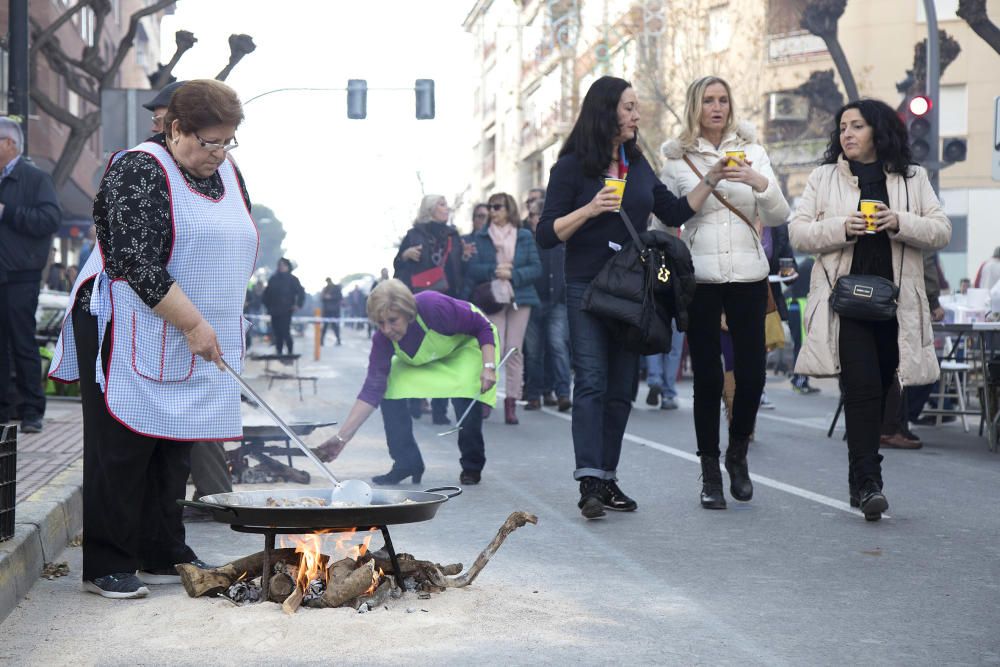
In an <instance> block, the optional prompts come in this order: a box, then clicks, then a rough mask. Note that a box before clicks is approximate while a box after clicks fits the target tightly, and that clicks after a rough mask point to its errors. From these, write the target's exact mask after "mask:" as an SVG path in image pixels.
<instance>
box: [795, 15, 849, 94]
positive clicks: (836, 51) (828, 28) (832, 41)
mask: <svg viewBox="0 0 1000 667" xmlns="http://www.w3.org/2000/svg"><path fill="white" fill-rule="evenodd" d="M845 7H847V0H812V1H811V2H810V3H809V4H807V5H806V8H805V11H804V12H803V13H802V27H803V28H804V29H806V30H808V31H809V32H811V33H812V34H814V35H816V36H817V37H819V38H820V39H822V40H823V42H824V43H825V44H826V49H827V51H829V52H830V57H831V58H833V64H834V65H835V66H836V67H837V73H838V74H840V81H841V82H842V83H843V84H844V92H846V93H847V98H848V99H851V100H856V99H858V97H859V96H858V84H857V83H855V82H854V74H853V73H852V72H851V66H850V64H849V63H848V62H847V56H846V55H844V49H843V47H842V46H841V45H840V38H839V37H837V23H838V22H839V21H840V17H841V16H843V15H844V8H845Z"/></svg>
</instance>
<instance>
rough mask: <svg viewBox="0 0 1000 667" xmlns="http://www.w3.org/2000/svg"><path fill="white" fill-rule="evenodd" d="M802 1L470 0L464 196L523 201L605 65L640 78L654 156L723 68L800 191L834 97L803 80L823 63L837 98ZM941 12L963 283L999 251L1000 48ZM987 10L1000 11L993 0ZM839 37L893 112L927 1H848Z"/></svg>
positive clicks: (945, 111)
mask: <svg viewBox="0 0 1000 667" xmlns="http://www.w3.org/2000/svg"><path fill="white" fill-rule="evenodd" d="M808 1H809V0H675V1H673V2H667V0H521V1H520V2H507V1H503V2H502V1H498V0H477V1H476V2H475V3H474V4H473V6H472V8H471V10H470V12H469V14H468V17H467V18H466V21H465V28H466V29H467V30H468V31H469V32H470V33H472V34H473V35H474V36H475V43H476V53H475V54H474V55H475V58H476V62H477V63H478V65H479V68H480V72H481V75H480V86H479V88H478V90H477V91H476V100H475V113H476V117H477V120H478V122H479V124H478V125H477V128H478V134H477V136H475V137H472V138H471V141H470V145H471V147H472V150H473V151H474V152H475V155H476V156H477V160H476V165H477V168H476V169H474V172H473V174H471V176H470V186H471V192H473V193H476V194H478V195H479V196H480V197H482V196H485V195H487V194H488V193H489V192H490V191H493V190H505V191H508V192H511V193H512V194H514V195H515V197H517V198H518V200H519V201H523V199H524V194H525V193H526V191H527V189H528V188H530V187H533V186H535V185H537V184H539V183H544V181H545V180H546V179H547V176H548V170H549V168H550V167H551V165H552V163H553V162H554V161H555V159H556V156H557V154H558V151H559V148H560V146H561V144H562V141H563V140H564V139H565V137H566V134H567V133H568V132H569V129H570V128H571V126H572V122H573V120H574V118H575V115H576V110H577V108H578V105H579V101H580V99H581V98H582V95H583V94H584V93H585V92H586V90H587V88H588V87H589V85H590V84H591V82H593V80H594V79H595V78H597V77H598V76H601V75H603V74H613V75H615V76H621V77H624V78H626V79H629V80H630V81H632V82H633V84H634V85H635V87H636V89H637V92H638V93H639V97H640V100H641V101H642V103H643V106H642V113H643V120H642V122H641V130H640V136H641V139H642V147H643V149H644V150H645V152H646V153H647V155H648V156H649V157H650V159H651V161H653V162H654V163H658V161H659V154H658V147H659V145H660V143H661V142H662V141H663V139H665V138H668V137H671V136H675V135H676V134H677V133H678V132H679V130H680V127H681V117H682V116H683V107H684V91H685V89H686V87H687V85H688V84H689V83H690V82H691V81H692V80H694V79H696V78H698V77H700V76H703V75H705V74H718V75H720V76H722V77H724V78H726V79H727V80H728V81H729V82H730V83H731V84H732V86H733V88H734V103H735V105H736V108H737V111H738V113H739V115H740V117H742V118H744V119H746V120H749V121H751V122H753V123H754V124H755V125H756V126H757V128H758V130H759V132H760V134H761V137H762V138H764V139H766V140H767V142H768V145H769V150H770V152H771V158H772V162H773V163H774V165H775V169H776V171H777V173H778V175H779V177H780V179H781V182H782V186H783V187H784V188H785V190H786V193H787V194H788V196H789V198H790V199H791V200H794V198H795V197H797V196H798V195H799V194H801V192H802V189H803V187H804V185H805V179H806V177H807V176H808V174H809V172H810V171H811V170H812V169H813V168H814V166H815V164H816V161H817V160H818V159H819V157H820V155H821V154H822V151H823V149H824V148H825V146H826V143H827V141H828V140H829V135H828V132H829V128H830V126H831V123H832V120H831V115H830V107H831V105H834V104H835V103H836V102H837V98H836V94H837V93H836V91H834V94H833V95H831V96H829V97H828V99H825V100H824V99H821V100H816V99H815V97H813V98H810V97H809V96H808V95H805V94H803V92H802V91H801V90H800V87H801V86H802V85H803V84H805V83H806V82H808V81H809V80H810V77H811V76H812V75H813V73H814V72H825V71H832V72H833V76H832V79H831V82H832V83H833V84H834V86H836V88H838V89H839V91H840V92H839V94H840V95H843V92H842V91H843V88H842V85H841V83H840V79H839V76H837V74H836V70H835V67H834V64H833V60H832V59H831V57H830V54H829V53H828V52H827V48H826V45H825V44H824V42H823V40H821V39H820V38H818V37H816V36H814V35H811V34H809V33H808V32H806V31H805V30H803V29H802V28H801V19H802V13H803V11H804V9H805V7H806V5H807V4H808ZM935 6H936V10H937V15H938V21H939V27H940V28H941V29H943V30H945V31H947V32H948V34H949V35H951V36H952V37H953V38H954V39H956V40H957V41H958V43H959V44H960V46H961V53H960V54H959V56H958V57H957V58H956V59H955V61H954V62H953V63H951V65H950V66H949V67H948V68H947V69H946V70H945V72H944V74H943V76H942V79H941V99H940V100H939V109H940V113H941V125H940V127H941V136H942V137H963V138H965V139H966V141H967V145H968V156H967V159H966V160H965V161H964V162H961V163H957V164H955V165H952V166H950V167H948V168H946V169H944V170H943V171H942V172H941V177H940V184H941V197H942V200H943V201H944V205H945V208H946V210H947V212H948V214H949V216H950V217H951V218H952V221H953V223H954V228H955V232H954V235H953V239H952V242H951V244H950V245H949V247H948V248H947V249H946V250H945V251H944V252H943V253H942V255H941V258H942V263H943V265H944V267H945V273H946V276H947V277H948V279H949V281H950V282H952V283H954V284H956V285H957V282H958V280H959V279H960V278H962V277H964V276H967V275H972V274H974V272H975V269H976V267H978V265H979V263H980V262H981V261H982V260H983V259H984V258H985V257H987V256H989V255H990V254H991V253H992V249H993V248H994V247H995V246H998V245H1000V225H996V224H994V219H993V218H994V216H995V214H994V213H993V212H994V211H996V210H1000V185H998V184H997V183H996V182H994V181H992V180H991V178H990V157H991V151H992V143H991V138H992V132H993V103H994V97H995V96H997V95H1000V85H998V84H997V83H996V81H997V79H996V76H995V71H996V68H997V66H998V65H1000V55H998V54H997V53H996V52H995V51H993V50H992V49H991V48H990V47H989V46H988V45H987V44H986V43H985V42H984V41H983V40H982V39H981V38H979V37H978V36H977V35H976V34H975V33H973V31H972V30H971V29H970V28H969V27H968V26H967V25H966V24H965V23H964V22H963V21H961V20H960V19H958V18H957V16H956V14H955V10H956V9H957V6H958V0H936V4H935ZM987 8H988V11H989V13H990V15H991V16H993V17H994V18H995V20H1000V0H989V2H988V6H987ZM838 32H839V37H840V41H841V44H842V46H843V49H844V52H845V53H846V56H847V59H848V61H849V63H850V65H851V68H852V71H853V74H854V77H855V79H856V81H857V84H858V88H859V91H860V94H861V95H864V96H871V97H877V98H879V99H882V100H884V101H886V102H887V103H889V104H890V105H892V106H896V105H898V104H899V103H900V102H901V101H902V95H901V94H900V93H899V92H897V90H896V84H897V83H898V82H900V81H901V80H902V79H903V78H904V77H905V76H906V71H907V70H908V69H910V68H911V67H912V64H913V48H914V45H915V44H917V43H918V42H919V41H920V40H922V39H924V38H925V37H926V34H927V25H926V18H925V16H924V11H923V0H878V1H877V2H872V1H864V0H850V1H849V2H848V3H847V9H846V11H845V13H844V15H843V16H842V18H841V20H840V22H839V31H838ZM888 45H891V46H892V48H887V46H888Z"/></svg>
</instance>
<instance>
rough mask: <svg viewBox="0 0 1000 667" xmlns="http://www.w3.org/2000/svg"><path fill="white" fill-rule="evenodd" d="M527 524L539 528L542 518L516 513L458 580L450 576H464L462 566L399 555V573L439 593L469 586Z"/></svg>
mask: <svg viewBox="0 0 1000 667" xmlns="http://www.w3.org/2000/svg"><path fill="white" fill-rule="evenodd" d="M526 523H530V524H537V523H538V517H537V516H535V515H534V514H528V513H527V512H514V513H512V514H511V515H510V516H509V517H507V520H506V521H504V522H503V525H502V526H500V530H498V531H497V534H496V536H495V537H494V538H493V539H492V540H491V541H490V543H489V544H488V545H486V548H485V549H483V551H482V553H480V554H479V557H478V558H476V561H475V562H474V563H473V564H472V567H470V568H469V569H468V570H467V571H466V572H465V573H464V574H462V575H460V576H457V577H456V576H448V575H455V574H458V573H459V572H461V570H462V566H461V564H458V565H450V566H445V567H442V566H440V565H438V564H436V563H432V562H430V561H425V560H424V561H420V560H417V559H415V558H413V556H410V554H399V569H400V570H401V571H402V574H403V576H404V577H408V576H413V577H415V578H416V579H417V583H418V584H422V585H424V587H425V588H426V587H428V586H427V584H429V585H430V587H435V588H436V589H437V590H443V589H445V588H462V587H464V586H468V585H469V584H471V583H472V582H473V581H475V579H476V577H478V576H479V573H480V572H481V571H482V569H483V568H484V567H486V564H487V563H489V562H490V558H492V557H493V554H495V553H496V552H497V549H499V548H500V545H501V544H503V542H504V540H506V539H507V536H508V535H510V534H511V533H513V532H514V531H515V530H517V529H518V528H520V527H521V526H523V525H524V524H526ZM381 554H382V552H376V554H375V561H376V563H377V564H378V565H379V567H381V568H382V570H383V571H384V572H391V571H392V565H391V564H390V563H389V558H388V556H386V557H385V559H384V562H385V563H386V564H387V565H383V563H382V562H380V558H379V556H380V555H381ZM456 567H457V568H458V569H457V570H456V569H455V568H456Z"/></svg>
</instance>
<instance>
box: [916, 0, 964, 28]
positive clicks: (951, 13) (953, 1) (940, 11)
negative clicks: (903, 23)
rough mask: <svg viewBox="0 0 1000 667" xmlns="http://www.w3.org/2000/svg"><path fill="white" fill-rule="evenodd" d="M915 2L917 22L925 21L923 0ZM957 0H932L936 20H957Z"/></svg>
mask: <svg viewBox="0 0 1000 667" xmlns="http://www.w3.org/2000/svg"><path fill="white" fill-rule="evenodd" d="M915 1H916V3H917V23H927V12H926V11H924V0H915ZM957 11H958V0H934V13H935V14H937V20H938V21H957V20H959V18H958V14H956V13H955V12H957Z"/></svg>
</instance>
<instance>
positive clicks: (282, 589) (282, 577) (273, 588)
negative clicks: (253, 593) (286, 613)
mask: <svg viewBox="0 0 1000 667" xmlns="http://www.w3.org/2000/svg"><path fill="white" fill-rule="evenodd" d="M294 590H295V580H294V579H292V578H291V577H290V576H288V575H287V574H285V573H284V572H279V573H278V574H275V575H272V576H271V582H270V584H268V587H267V591H268V595H267V599H268V600H270V601H271V602H284V601H285V599H286V598H288V596H289V595H291V594H292V591H294Z"/></svg>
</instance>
